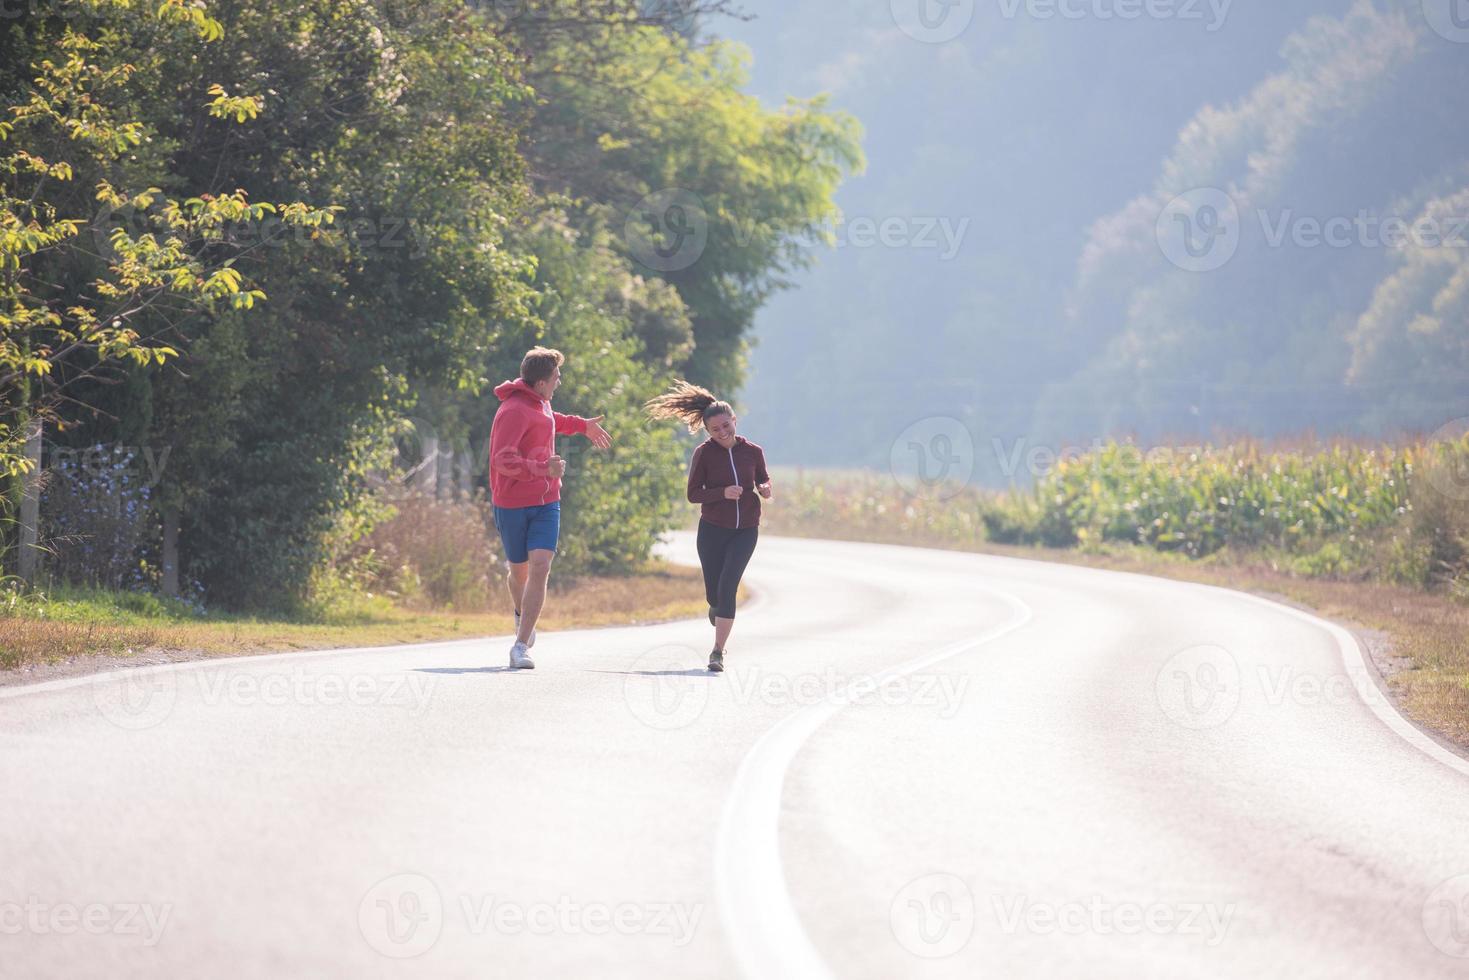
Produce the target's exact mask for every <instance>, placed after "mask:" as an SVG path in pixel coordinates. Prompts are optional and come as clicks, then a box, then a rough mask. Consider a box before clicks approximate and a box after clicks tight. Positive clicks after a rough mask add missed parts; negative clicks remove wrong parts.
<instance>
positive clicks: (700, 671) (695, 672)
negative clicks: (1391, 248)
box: [587, 667, 715, 677]
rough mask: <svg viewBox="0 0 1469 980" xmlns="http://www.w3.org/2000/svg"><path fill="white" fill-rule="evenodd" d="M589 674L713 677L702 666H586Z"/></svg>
mask: <svg viewBox="0 0 1469 980" xmlns="http://www.w3.org/2000/svg"><path fill="white" fill-rule="evenodd" d="M587 673H589V674H626V675H627V676H629V677H632V676H638V675H641V676H643V677H714V676H715V675H714V674H711V673H709V671H708V670H706V669H704V668H703V667H690V668H689V669H688V670H597V669H596V668H588V670H587Z"/></svg>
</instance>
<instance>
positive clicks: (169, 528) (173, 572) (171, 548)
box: [163, 504, 179, 596]
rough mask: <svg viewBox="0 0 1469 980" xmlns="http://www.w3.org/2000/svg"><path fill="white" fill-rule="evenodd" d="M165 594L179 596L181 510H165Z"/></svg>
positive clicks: (173, 506)
mask: <svg viewBox="0 0 1469 980" xmlns="http://www.w3.org/2000/svg"><path fill="white" fill-rule="evenodd" d="M163 594H164V595H171V596H177V595H178V594H179V509H178V505H177V504H170V505H169V506H167V507H165V508H163Z"/></svg>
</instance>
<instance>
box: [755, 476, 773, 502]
mask: <svg viewBox="0 0 1469 980" xmlns="http://www.w3.org/2000/svg"><path fill="white" fill-rule="evenodd" d="M755 492H756V493H758V494H760V496H762V497H764V498H765V499H766V500H769V499H770V481H769V480H766V481H765V482H764V483H762V484H760V485H759V486H758V487H756V488H755Z"/></svg>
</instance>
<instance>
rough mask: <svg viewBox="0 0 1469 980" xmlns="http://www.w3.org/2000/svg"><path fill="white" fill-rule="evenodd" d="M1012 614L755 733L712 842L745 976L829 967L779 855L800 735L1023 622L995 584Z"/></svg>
mask: <svg viewBox="0 0 1469 980" xmlns="http://www.w3.org/2000/svg"><path fill="white" fill-rule="evenodd" d="M976 591H980V592H984V593H986V594H989V595H993V596H995V597H997V598H999V599H1000V600H1002V601H1003V602H1005V603H1006V604H1007V605H1008V606H1009V607H1010V609H1011V613H1012V615H1011V617H1010V619H1009V620H1008V621H1007V622H1005V623H1004V624H1002V625H1000V626H998V627H995V628H994V629H992V630H990V631H989V632H987V633H985V634H984V635H983V636H981V637H979V638H978V639H973V640H964V641H962V642H960V643H955V644H952V645H950V646H947V647H944V648H942V649H940V650H938V651H937V652H935V653H931V654H929V655H928V656H926V657H920V658H919V659H917V660H914V661H912V662H911V663H907V664H903V665H901V666H898V667H892V668H889V669H888V670H885V671H883V672H882V673H880V674H876V675H874V676H872V677H869V678H864V679H862V680H859V681H854V682H853V683H851V684H848V685H847V686H846V687H844V688H842V689H841V690H840V691H836V692H834V693H833V694H832V695H831V696H829V697H828V698H827V699H826V700H824V701H822V702H821V703H819V704H813V705H810V706H809V707H806V708H802V709H801V710H799V711H797V712H795V713H794V714H792V715H790V716H788V717H786V718H785V719H783V720H782V721H781V722H779V723H778V724H777V725H776V726H775V727H774V728H772V729H770V731H768V732H766V733H765V734H764V735H763V736H761V738H760V740H759V741H758V742H756V743H755V745H754V747H752V748H751V749H750V751H749V754H747V755H746V756H745V758H744V761H743V762H741V763H740V768H739V771H738V772H737V773H736V774H735V778H734V783H733V785H732V787H731V789H730V794H729V797H728V798H727V799H726V801H725V804H724V813H723V815H722V816H721V817H720V821H719V837H718V840H717V841H716V842H715V850H714V879H715V887H716V890H717V893H718V895H719V907H720V915H721V917H722V918H723V921H724V930H725V934H726V935H727V936H728V938H729V943H730V946H731V947H732V949H733V951H734V954H735V958H736V959H737V961H738V962H739V965H740V970H741V971H742V972H743V973H744V975H745V976H746V977H749V978H751V980H777V978H792V980H820V978H826V977H831V976H832V973H831V971H830V970H829V969H828V968H827V966H826V963H825V962H823V961H822V959H821V954H819V953H818V952H817V951H816V947H815V946H813V945H812V943H811V940H810V938H809V937H808V936H807V935H806V932H805V930H804V929H802V928H801V920H800V917H799V916H798V915H797V914H796V910H795V907H794V906H793V905H792V903H791V895H790V890H789V889H788V888H787V886H786V879H785V870H784V869H783V868H782V867H781V860H780V798H781V791H782V788H783V787H784V785H785V777H786V771H787V770H788V769H789V768H790V765H791V761H792V760H793V759H794V758H795V757H796V754H797V753H798V752H799V751H800V750H801V746H802V744H803V743H805V741H806V739H807V738H809V737H810V736H811V734H812V733H813V732H815V731H816V730H817V729H818V728H820V727H821V726H822V725H823V724H824V723H825V722H826V721H827V720H828V719H830V718H831V717H832V716H833V715H835V714H836V713H837V712H838V711H840V710H841V709H842V708H843V707H845V706H846V705H847V704H849V703H851V702H852V700H853V699H855V698H858V697H862V696H864V695H865V694H867V693H868V692H870V691H872V690H873V689H875V688H877V687H880V686H881V685H882V684H884V683H886V682H887V681H889V680H892V679H893V678H897V677H904V676H906V675H908V674H911V673H914V672H915V671H919V670H922V669H923V668H925V667H929V666H932V665H934V664H936V663H939V662H940V661H943V660H947V659H948V658H950V657H955V656H958V655H959V654H961V653H967V652H968V651H970V650H974V649H977V648H979V647H981V646H983V645H985V644H986V643H990V642H992V641H993V640H997V639H999V638H1000V637H1002V636H1004V635H1005V634H1007V633H1011V632H1013V631H1015V630H1018V629H1020V628H1021V627H1022V626H1024V625H1025V624H1026V623H1028V622H1030V620H1031V618H1032V615H1033V613H1032V612H1031V609H1030V607H1029V606H1027V605H1026V604H1025V603H1024V602H1022V601H1020V600H1019V599H1018V598H1016V597H1015V596H1012V595H1009V594H1007V593H1004V592H999V591H996V590H994V589H988V588H977V590H976Z"/></svg>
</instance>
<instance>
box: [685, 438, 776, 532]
mask: <svg viewBox="0 0 1469 980" xmlns="http://www.w3.org/2000/svg"><path fill="white" fill-rule="evenodd" d="M768 482H770V474H769V473H767V472H766V471H765V450H763V449H761V448H760V447H759V446H757V445H755V444H754V443H753V442H751V441H750V440H748V439H746V438H745V437H744V436H735V442H734V446H733V447H732V448H730V449H725V448H724V447H723V446H721V445H720V444H719V443H717V442H715V441H714V440H713V439H706V440H705V441H704V442H702V443H700V444H699V447H698V448H697V449H695V450H694V456H693V458H692V459H690V460H689V503H691V504H703V505H704V506H703V508H702V509H701V510H700V513H699V516H700V517H702V518H703V519H704V520H706V521H708V522H709V523H710V524H714V525H716V526H718V527H728V528H741V527H758V526H759V525H760V495H759V494H757V493H756V492H755V487H756V486H758V485H759V484H762V483H768ZM735 485H739V486H741V487H744V488H745V492H744V494H742V495H741V496H740V499H738V500H725V499H724V488H725V487H732V486H735Z"/></svg>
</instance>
